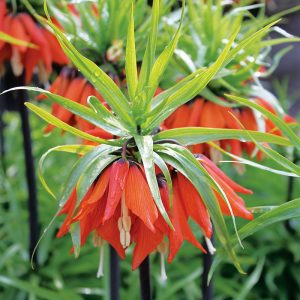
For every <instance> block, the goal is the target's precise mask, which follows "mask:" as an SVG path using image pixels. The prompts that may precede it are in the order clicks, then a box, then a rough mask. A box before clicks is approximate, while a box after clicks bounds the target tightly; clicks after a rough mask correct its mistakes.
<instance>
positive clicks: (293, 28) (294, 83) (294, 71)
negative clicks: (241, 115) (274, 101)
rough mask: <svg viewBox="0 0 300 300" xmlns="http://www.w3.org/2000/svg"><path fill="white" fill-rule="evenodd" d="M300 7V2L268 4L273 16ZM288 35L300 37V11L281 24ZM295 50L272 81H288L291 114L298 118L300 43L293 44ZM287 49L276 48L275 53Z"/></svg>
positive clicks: (279, 0) (274, 2)
mask: <svg viewBox="0 0 300 300" xmlns="http://www.w3.org/2000/svg"><path fill="white" fill-rule="evenodd" d="M295 5H300V0H273V1H270V3H269V4H268V14H269V15H273V14H275V13H277V12H279V11H282V10H284V9H288V8H291V7H294V6H295ZM280 27H281V28H282V29H284V30H286V31H287V32H288V33H290V34H292V35H295V36H298V37H299V36H300V11H298V12H296V13H292V14H289V15H288V16H286V17H285V18H284V19H283V21H282V22H281V24H280ZM292 45H293V46H294V48H293V49H292V50H291V51H290V52H289V53H288V54H287V55H286V56H285V57H284V58H283V59H282V61H281V63H280V65H279V66H278V68H277V70H276V71H275V73H274V74H273V76H272V78H271V80H272V81H273V80H274V79H275V80H276V79H278V80H279V83H282V84H283V83H284V81H285V80H288V95H289V112H290V114H291V115H293V116H296V115H297V114H299V112H300V43H293V44H292ZM283 47H286V45H281V46H275V47H274V49H273V51H274V53H275V52H277V51H278V50H280V49H282V48H283Z"/></svg>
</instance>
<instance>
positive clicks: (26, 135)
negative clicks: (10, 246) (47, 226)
mask: <svg viewBox="0 0 300 300" xmlns="http://www.w3.org/2000/svg"><path fill="white" fill-rule="evenodd" d="M23 85H24V76H20V77H15V76H14V75H13V74H12V72H11V70H10V69H9V68H7V73H6V75H5V76H4V78H2V79H1V81H0V86H1V90H2V89H3V90H6V89H9V88H12V87H16V86H23ZM0 101H1V114H3V113H4V112H5V111H6V110H10V111H17V112H18V113H19V114H20V117H21V124H22V135H23V150H24V158H25V169H26V181H27V188H28V218H29V257H30V258H31V256H32V255H33V250H34V248H35V246H36V244H37V242H38V237H39V218H38V201H37V191H36V178H35V169H34V159H33V155H32V146H31V145H32V142H31V132H30V123H29V116H28V111H27V108H26V107H25V105H24V103H25V101H27V93H26V91H25V90H18V91H14V92H11V93H9V94H5V95H3V97H1V100H0ZM1 129H2V130H3V128H1ZM2 130H1V132H2V133H1V143H2V145H1V154H3V156H4V154H5V153H4V152H3V151H4V135H3V131H2ZM3 161H4V159H3ZM36 257H37V256H36V255H35V257H33V263H34V264H35V265H36V264H37V259H36Z"/></svg>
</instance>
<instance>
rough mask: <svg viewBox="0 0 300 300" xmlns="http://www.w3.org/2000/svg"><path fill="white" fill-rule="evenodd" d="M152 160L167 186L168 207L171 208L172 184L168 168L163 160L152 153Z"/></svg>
mask: <svg viewBox="0 0 300 300" xmlns="http://www.w3.org/2000/svg"><path fill="white" fill-rule="evenodd" d="M153 159H154V163H155V164H156V165H157V166H158V167H159V168H160V170H161V171H162V173H163V175H164V177H165V179H166V181H167V185H168V190H169V198H170V206H171V207H172V199H173V184H172V178H171V175H170V171H169V168H168V166H167V164H166V163H165V162H164V160H163V159H162V158H161V157H160V156H159V155H158V154H157V153H155V152H153Z"/></svg>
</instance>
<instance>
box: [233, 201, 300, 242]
mask: <svg viewBox="0 0 300 300" xmlns="http://www.w3.org/2000/svg"><path fill="white" fill-rule="evenodd" d="M299 217H300V198H298V199H294V200H291V201H289V202H287V203H284V204H282V205H279V206H277V207H276V208H274V209H272V210H271V211H269V212H266V213H264V214H262V215H261V216H259V217H257V218H256V219H254V220H253V221H251V222H249V223H248V224H246V225H245V226H244V227H242V228H241V229H240V230H239V235H240V238H241V239H242V240H244V239H245V238H247V237H249V236H250V235H253V234H254V233H256V232H258V231H260V230H263V229H265V228H267V227H269V226H271V225H273V224H275V223H278V222H282V221H285V220H289V219H292V218H299ZM232 242H233V244H235V245H237V241H236V239H235V238H233V240H232Z"/></svg>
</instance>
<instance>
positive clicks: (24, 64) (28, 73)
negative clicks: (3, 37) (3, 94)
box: [0, 0, 68, 84]
mask: <svg viewBox="0 0 300 300" xmlns="http://www.w3.org/2000/svg"><path fill="white" fill-rule="evenodd" d="M0 31H2V32H4V33H6V34H8V35H10V36H11V37H13V38H16V39H18V40H21V41H23V42H27V43H28V46H26V45H13V44H10V43H8V42H4V41H0V71H1V73H2V74H3V73H4V72H5V62H6V61H10V65H11V68H12V71H13V74H14V75H15V76H20V75H22V73H23V71H24V72H25V84H28V83H30V81H31V79H32V75H33V72H34V70H35V68H36V67H37V68H38V75H39V79H40V81H41V82H43V83H46V82H47V80H48V76H49V74H51V72H52V64H53V63H56V64H60V65H65V64H67V63H68V58H67V56H66V55H65V54H64V52H63V51H62V49H61V47H60V45H59V43H58V41H57V39H56V38H55V36H54V35H53V34H52V33H51V32H49V31H48V30H47V29H45V28H43V27H42V26H40V25H38V24H37V23H36V22H35V21H34V19H33V18H32V17H31V16H30V15H29V14H28V13H26V12H21V13H13V12H11V11H9V10H8V9H7V7H6V1H5V0H0ZM29 43H30V45H31V46H30V45H29Z"/></svg>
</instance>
